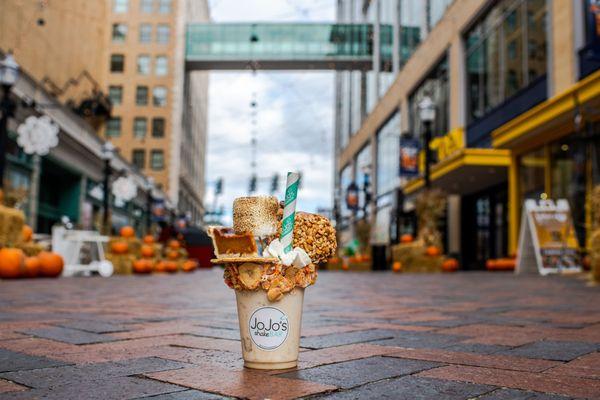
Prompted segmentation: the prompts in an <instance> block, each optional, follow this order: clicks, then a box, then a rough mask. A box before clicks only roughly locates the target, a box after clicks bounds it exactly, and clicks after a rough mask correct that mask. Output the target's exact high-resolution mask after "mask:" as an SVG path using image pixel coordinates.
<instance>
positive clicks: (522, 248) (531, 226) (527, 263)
mask: <svg viewBox="0 0 600 400" xmlns="http://www.w3.org/2000/svg"><path fill="white" fill-rule="evenodd" d="M578 249H579V243H578V242H577V237H576V236H575V228H574V226H573V220H572V218H571V209H570V207H569V202H568V201H567V200H564V199H561V200H557V201H556V203H555V202H553V201H552V200H540V201H539V202H536V201H535V200H526V201H525V205H524V207H523V215H522V218H521V233H520V235H519V250H518V253H517V265H516V269H515V272H516V273H517V274H521V273H527V272H535V271H536V267H537V271H538V272H539V273H540V274H541V275H548V274H552V273H558V272H580V271H581V266H580V265H579V257H578Z"/></svg>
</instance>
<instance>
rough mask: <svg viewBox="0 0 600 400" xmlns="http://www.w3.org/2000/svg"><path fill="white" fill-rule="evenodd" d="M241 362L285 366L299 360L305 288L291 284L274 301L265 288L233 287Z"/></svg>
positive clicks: (257, 366)
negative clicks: (271, 300)
mask: <svg viewBox="0 0 600 400" xmlns="http://www.w3.org/2000/svg"><path fill="white" fill-rule="evenodd" d="M235 296H236V299H237V308H238V318H239V320H240V337H241V341H242V355H243V357H244V366H245V367H247V368H254V369H287V368H294V367H295V366H296V365H297V364H298V351H299V349H300V325H301V324H302V302H303V301H304V289H302V288H298V287H297V288H294V289H293V290H292V291H291V292H289V293H286V294H284V296H283V298H282V299H281V300H279V301H276V302H270V301H269V300H268V299H267V292H266V291H264V290H260V289H259V290H254V291H248V290H236V291H235Z"/></svg>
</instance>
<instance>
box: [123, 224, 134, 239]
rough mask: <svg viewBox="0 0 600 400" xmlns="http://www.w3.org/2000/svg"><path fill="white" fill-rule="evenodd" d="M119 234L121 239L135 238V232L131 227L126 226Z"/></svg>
mask: <svg viewBox="0 0 600 400" xmlns="http://www.w3.org/2000/svg"><path fill="white" fill-rule="evenodd" d="M120 234H121V237H124V238H132V237H134V236H135V230H134V229H133V227H131V226H129V225H127V226H124V227H122V228H121V231H120Z"/></svg>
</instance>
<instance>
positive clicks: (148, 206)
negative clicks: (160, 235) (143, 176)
mask: <svg viewBox="0 0 600 400" xmlns="http://www.w3.org/2000/svg"><path fill="white" fill-rule="evenodd" d="M153 189H154V178H153V177H151V176H149V177H148V180H147V181H146V234H149V233H150V228H151V227H152V199H153V198H152V190H153Z"/></svg>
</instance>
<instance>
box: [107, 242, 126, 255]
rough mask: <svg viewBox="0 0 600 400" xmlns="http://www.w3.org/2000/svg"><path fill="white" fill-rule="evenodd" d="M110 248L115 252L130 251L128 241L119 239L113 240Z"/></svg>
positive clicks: (123, 252)
mask: <svg viewBox="0 0 600 400" xmlns="http://www.w3.org/2000/svg"><path fill="white" fill-rule="evenodd" d="M110 250H111V251H112V252H113V253H115V254H125V253H127V252H128V251H129V245H128V244H127V242H125V241H123V240H119V241H118V242H113V244H112V245H111V246H110Z"/></svg>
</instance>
